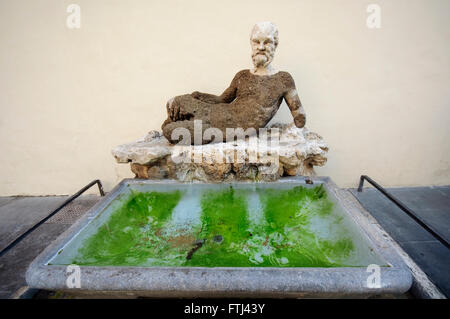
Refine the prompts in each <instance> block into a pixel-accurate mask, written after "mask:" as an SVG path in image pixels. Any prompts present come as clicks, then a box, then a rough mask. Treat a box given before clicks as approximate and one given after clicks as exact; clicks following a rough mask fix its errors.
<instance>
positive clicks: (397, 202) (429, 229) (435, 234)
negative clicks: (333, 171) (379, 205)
mask: <svg viewBox="0 0 450 319" xmlns="http://www.w3.org/2000/svg"><path fill="white" fill-rule="evenodd" d="M364 180H366V181H367V182H369V183H370V184H372V185H373V187H375V188H376V189H378V190H379V191H380V192H381V193H382V194H383V195H384V196H386V197H387V198H389V199H390V200H391V201H392V202H393V203H394V204H395V205H397V206H398V207H399V208H400V209H401V210H402V211H404V212H405V213H406V214H407V215H408V216H409V217H411V218H412V219H414V221H416V222H417V223H418V224H419V225H420V226H422V227H423V228H424V229H425V230H426V231H427V232H429V233H430V234H431V235H432V236H433V237H434V238H436V239H437V240H439V241H440V242H441V243H442V244H444V245H445V246H446V247H447V248H450V244H449V243H448V241H447V240H446V239H445V238H444V236H442V235H441V234H440V233H439V232H438V231H437V230H436V229H434V228H433V227H432V226H430V225H428V224H427V223H426V222H425V221H424V220H423V219H422V218H421V217H420V216H417V214H416V213H414V211H412V210H411V209H409V208H408V207H407V206H406V205H405V204H403V203H402V202H401V201H400V200H398V199H397V198H395V197H394V196H393V195H392V194H390V193H389V192H387V191H386V190H385V189H384V188H383V187H382V186H380V185H379V184H378V183H377V182H375V181H374V180H373V179H371V178H370V177H369V176H367V175H361V177H360V179H359V186H358V192H362V189H363V184H364Z"/></svg>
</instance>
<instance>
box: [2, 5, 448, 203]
mask: <svg viewBox="0 0 450 319" xmlns="http://www.w3.org/2000/svg"><path fill="white" fill-rule="evenodd" d="M70 3H77V4H79V5H80V6H81V18H82V21H81V29H75V30H70V29H68V28H67V27H66V17H67V15H68V13H66V8H67V5H69V4H70ZM370 3H378V4H379V5H380V6H381V9H382V25H381V29H368V28H367V27H366V18H367V15H368V13H366V8H367V5H368V4H370ZM449 12H450V1H448V0H420V1H414V0H408V1H401V0H390V1H387V0H386V1H381V0H379V1H376V0H371V1H365V0H345V1H344V0H340V1H339V0H334V1H332V0H327V1H314V0H308V1H300V0H298V1H273V0H272V1H263V0H257V1H226V2H224V1H207V0H204V1H156V0H155V1H145V0H142V1H137V0H130V1H125V0H123V1H113V0H70V1H66V0H64V1H57V0H39V1H37V0H29V1H24V0H7V1H5V0H0V88H1V91H0V110H1V113H0V150H1V156H0V176H1V183H0V195H16V194H37V195H40V194H69V193H72V192H74V191H76V190H77V189H79V188H80V187H81V186H83V185H85V184H86V183H88V182H89V181H90V180H92V179H94V178H100V179H101V180H102V181H103V182H104V183H105V188H106V189H111V187H113V186H114V185H115V184H116V183H117V182H118V181H119V180H121V179H122V178H124V177H130V176H131V174H130V173H129V168H128V166H127V165H119V164H116V163H115V161H114V159H113V157H112V156H111V153H110V150H111V149H112V148H113V147H114V146H115V145H117V144H121V143H125V142H129V141H132V140H134V139H136V138H138V137H140V136H142V135H144V134H145V133H146V132H147V131H149V130H152V129H159V127H160V124H161V122H162V121H163V120H164V119H165V102H166V101H167V99H168V98H170V97H172V96H175V95H178V94H182V93H188V92H192V91H194V90H199V91H203V92H209V93H220V92H222V90H223V89H224V88H225V87H226V86H227V85H228V84H229V82H230V81H231V79H232V77H233V75H234V74H235V73H236V72H237V71H239V70H241V69H245V68H248V67H249V66H250V65H251V59H250V46H249V41H248V36H249V32H250V29H251V27H252V25H253V23H254V22H257V21H261V20H262V21H263V20H270V21H273V22H275V23H276V24H277V25H278V27H279V32H280V45H279V47H278V52H277V56H276V58H275V61H274V64H275V65H276V66H277V67H278V68H279V69H282V70H286V71H289V72H290V73H291V74H292V76H293V77H294V79H295V80H296V83H297V87H298V91H299V94H300V98H301V99H302V102H303V104H304V107H305V110H306V112H307V116H308V121H307V126H308V127H309V128H310V129H311V130H313V131H316V132H318V133H320V134H321V135H323V136H324V138H325V139H326V141H327V142H328V143H329V145H330V152H329V161H328V163H327V165H326V166H325V167H324V168H319V169H317V172H318V174H320V175H329V176H331V177H332V178H333V179H334V180H335V181H336V182H337V183H338V184H339V185H340V186H342V187H351V186H355V185H357V181H358V177H359V175H360V174H361V173H365V174H368V175H370V176H372V177H373V178H375V179H376V180H378V181H379V182H381V183H382V184H383V185H386V186H403V185H442V184H450V168H449V158H450V141H449V136H450V134H449V133H450V125H449V122H450V121H449V120H450V103H449V102H450V93H449V88H450V76H449V70H450V65H449V60H450V59H449V58H450V42H449V39H450V19H449ZM277 119H278V120H282V121H291V117H290V114H289V112H288V109H287V107H286V105H285V104H283V105H282V107H281V109H280V111H279V113H278V114H277Z"/></svg>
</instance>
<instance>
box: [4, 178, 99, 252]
mask: <svg viewBox="0 0 450 319" xmlns="http://www.w3.org/2000/svg"><path fill="white" fill-rule="evenodd" d="M95 184H97V185H98V191H99V192H100V196H105V192H104V191H103V185H102V182H101V181H100V180H99V179H96V180H93V181H92V182H90V183H89V184H87V185H86V186H84V187H83V188H82V189H80V190H79V191H78V192H76V193H75V194H73V195H72V196H70V197H69V198H68V199H66V200H65V201H64V203H62V204H61V205H59V206H58V208H56V209H55V210H53V211H52V212H51V213H50V214H49V215H48V216H47V217H45V218H43V219H42V220H40V221H39V222H38V223H37V224H35V225H34V226H33V227H31V228H30V229H28V230H27V231H26V232H24V233H23V234H22V235H20V236H19V237H17V238H16V239H14V241H12V242H11V243H10V244H9V245H8V246H6V247H5V248H4V249H3V250H2V251H1V252H0V257H2V256H3V255H4V254H6V253H7V252H8V251H10V250H11V249H12V248H13V247H14V246H16V245H17V244H18V243H20V242H21V241H22V240H23V239H24V238H25V237H27V236H28V235H29V234H31V233H32V232H33V231H34V230H36V228H38V227H39V226H41V225H42V224H43V223H45V222H46V221H47V220H49V219H50V218H51V217H52V216H53V215H55V214H56V213H57V212H59V211H60V210H61V209H63V208H64V207H65V206H66V205H67V204H69V203H70V202H72V201H73V200H74V199H75V198H77V197H79V196H80V195H81V194H83V193H84V192H85V191H87V190H88V189H89V188H91V187H92V186H94V185H95Z"/></svg>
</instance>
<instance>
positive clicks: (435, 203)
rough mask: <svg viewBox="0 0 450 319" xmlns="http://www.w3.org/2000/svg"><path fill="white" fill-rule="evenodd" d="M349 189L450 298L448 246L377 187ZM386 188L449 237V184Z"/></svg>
mask: <svg viewBox="0 0 450 319" xmlns="http://www.w3.org/2000/svg"><path fill="white" fill-rule="evenodd" d="M350 191H351V192H352V194H353V195H354V196H355V197H356V198H357V199H358V200H359V202H360V203H361V204H362V206H363V207H364V208H365V209H367V210H368V211H369V212H370V213H371V214H372V215H373V217H374V218H375V219H376V220H377V221H378V222H379V223H380V225H381V226H382V227H383V228H384V229H385V230H386V231H387V232H388V233H389V234H390V235H391V236H392V238H393V239H394V240H396V241H397V242H398V243H399V245H400V246H401V247H402V248H403V249H404V250H405V252H406V253H407V254H408V255H409V256H410V257H411V258H412V259H413V260H414V261H415V262H416V263H417V265H418V266H419V267H420V268H421V269H422V270H423V271H424V272H425V273H426V274H427V275H428V276H429V278H430V280H431V281H432V282H433V283H434V284H435V285H436V286H437V287H438V288H439V289H441V290H442V292H443V293H444V294H445V295H447V297H449V296H450V284H449V282H450V271H449V269H450V249H448V248H447V247H445V246H444V245H443V244H442V243H441V242H439V241H438V240H437V239H436V238H434V237H433V236H432V235H430V234H429V233H428V232H427V231H426V230H425V229H423V228H422V226H420V225H419V224H418V223H417V222H415V221H414V220H413V219H412V218H411V217H409V216H408V215H407V214H406V213H405V212H403V211H402V210H401V209H400V208H398V207H397V206H396V205H395V204H394V203H392V202H391V201H390V200H389V199H387V198H386V197H385V196H384V195H383V194H382V193H380V192H379V191H378V190H376V189H374V188H372V187H368V188H364V190H363V191H362V192H357V190H356V189H350ZM387 191H388V192H389V193H391V194H392V195H393V196H394V197H396V198H398V199H399V200H400V201H402V202H403V203H404V204H405V205H406V206H407V207H408V208H409V209H411V210H412V211H414V212H415V213H416V214H417V215H418V216H420V217H421V218H422V219H423V220H424V221H425V222H426V223H427V224H429V225H430V226H432V227H433V228H434V229H435V230H437V231H438V232H439V233H440V234H441V235H442V236H443V237H444V238H446V239H447V240H450V186H443V187H438V186H435V187H408V188H388V189H387Z"/></svg>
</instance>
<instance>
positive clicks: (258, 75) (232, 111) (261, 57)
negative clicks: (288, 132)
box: [162, 22, 306, 144]
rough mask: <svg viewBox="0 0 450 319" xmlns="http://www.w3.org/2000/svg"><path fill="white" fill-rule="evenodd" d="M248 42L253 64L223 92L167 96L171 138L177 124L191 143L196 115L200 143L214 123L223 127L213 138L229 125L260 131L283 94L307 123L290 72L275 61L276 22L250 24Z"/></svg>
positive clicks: (173, 139) (300, 120)
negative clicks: (282, 68)
mask: <svg viewBox="0 0 450 319" xmlns="http://www.w3.org/2000/svg"><path fill="white" fill-rule="evenodd" d="M250 43H251V47H252V60H253V64H254V68H253V69H252V70H242V71H239V72H238V73H237V74H236V75H235V77H234V79H233V80H232V81H231V84H230V86H229V87H228V88H227V89H226V90H225V91H224V92H223V93H222V95H219V96H217V95H213V94H207V93H200V92H197V91H195V92H193V93H192V94H185V95H180V96H177V97H174V98H172V99H170V100H169V101H168V102H167V115H168V116H167V119H166V121H165V122H164V123H163V125H162V131H163V134H164V136H165V137H166V138H167V139H168V140H169V141H170V142H171V143H176V142H177V141H179V139H180V134H178V132H179V131H180V130H178V132H177V129H185V130H186V129H187V130H188V131H189V133H190V137H191V144H194V135H195V134H194V133H195V132H194V124H195V122H194V121H198V120H201V136H202V138H201V143H202V144H206V143H210V142H211V139H209V138H207V136H208V135H211V134H204V133H205V131H206V130H208V129H212V128H215V129H216V130H219V133H221V134H214V136H215V139H214V141H218V140H219V141H226V137H227V128H231V129H233V128H242V129H243V130H247V129H254V130H255V131H257V130H258V129H260V128H263V127H265V126H266V125H267V123H268V122H269V121H270V120H271V119H272V118H273V116H274V115H275V113H276V112H277V111H278V108H279V107H280V105H281V103H282V101H283V99H284V100H285V101H286V103H287V105H288V107H289V109H290V110H291V113H292V116H293V118H294V123H295V125H296V126H297V127H299V128H302V127H303V126H304V125H305V121H306V117H305V112H304V110H303V107H302V105H301V103H300V99H299V97H298V94H297V90H296V88H295V83H294V80H293V78H292V76H291V75H290V74H289V73H288V72H283V71H276V70H275V69H274V68H273V67H272V66H271V62H272V60H273V58H274V54H275V49H276V48H277V45H278V30H277V27H276V26H275V25H274V24H273V23H271V22H260V23H257V24H256V25H255V26H254V27H253V29H252V32H251V36H250ZM216 132H217V131H216ZM199 133H200V132H199ZM216 135H221V136H220V137H219V138H218V137H217V136H216ZM205 136H206V138H205Z"/></svg>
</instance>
